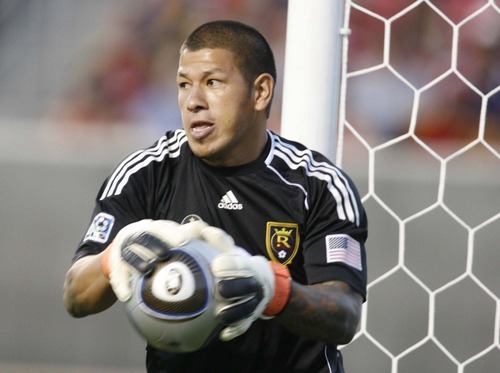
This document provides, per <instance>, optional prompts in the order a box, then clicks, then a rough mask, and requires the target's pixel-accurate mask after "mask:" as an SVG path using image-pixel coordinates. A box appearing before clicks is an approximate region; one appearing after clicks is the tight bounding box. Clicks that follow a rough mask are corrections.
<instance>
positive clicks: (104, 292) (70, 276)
mask: <svg viewBox="0 0 500 373" xmlns="http://www.w3.org/2000/svg"><path fill="white" fill-rule="evenodd" d="M63 299H64V305H65V307H66V309H67V311H68V312H69V313H70V314H71V315H72V316H74V317H84V316H87V315H90V314H94V313H98V312H101V311H104V310H105V309H107V308H109V307H110V306H111V305H112V304H113V303H114V302H115V301H116V296H115V294H114V293H113V290H112V288H111V286H110V284H109V281H108V279H107V278H106V276H104V274H103V272H102V268H101V254H99V255H93V256H88V257H84V258H81V259H80V260H78V261H77V262H75V263H74V264H73V265H72V266H71V268H70V269H69V271H68V273H67V274H66V278H65V281H64V290H63Z"/></svg>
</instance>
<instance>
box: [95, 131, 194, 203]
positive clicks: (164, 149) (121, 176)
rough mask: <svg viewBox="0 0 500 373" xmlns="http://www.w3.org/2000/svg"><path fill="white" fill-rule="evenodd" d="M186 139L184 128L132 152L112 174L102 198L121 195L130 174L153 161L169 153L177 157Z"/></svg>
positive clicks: (170, 155)
mask: <svg viewBox="0 0 500 373" xmlns="http://www.w3.org/2000/svg"><path fill="white" fill-rule="evenodd" d="M186 141H187V137H186V134H185V132H184V130H176V131H175V133H174V136H172V137H171V138H168V137H167V136H162V137H160V139H159V140H158V142H157V143H156V144H155V145H154V146H151V147H149V148H147V149H142V150H138V151H136V152H134V153H132V154H130V155H129V156H128V157H127V158H125V159H124V160H123V161H122V162H121V163H120V164H119V165H118V167H116V169H115V171H114V172H113V174H112V175H111V176H110V178H109V180H108V183H107V184H106V187H105V189H104V191H103V193H102V195H101V197H100V200H103V199H104V198H107V197H110V196H113V195H119V194H120V193H121V192H122V190H123V188H124V186H125V185H126V184H127V182H128V180H129V179H130V176H131V175H133V174H134V173H136V172H137V171H139V170H140V169H142V168H144V167H146V166H147V165H148V164H150V163H151V162H154V161H157V162H160V161H162V160H163V159H164V158H165V156H167V155H168V157H169V158H177V157H178V156H179V154H180V150H181V146H182V144H184V143H185V142H186Z"/></svg>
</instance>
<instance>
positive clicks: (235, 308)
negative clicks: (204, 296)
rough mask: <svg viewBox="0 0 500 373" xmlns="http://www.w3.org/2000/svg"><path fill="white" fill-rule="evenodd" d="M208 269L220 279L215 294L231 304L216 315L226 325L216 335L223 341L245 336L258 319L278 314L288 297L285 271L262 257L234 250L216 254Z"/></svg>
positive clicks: (288, 280) (241, 250)
mask: <svg viewBox="0 0 500 373" xmlns="http://www.w3.org/2000/svg"><path fill="white" fill-rule="evenodd" d="M238 249H239V250H238ZM211 268H212V273H213V274H214V276H215V277H218V278H220V280H219V282H218V286H217V294H218V295H219V296H220V297H222V298H224V299H227V300H231V301H232V303H231V304H229V305H227V306H224V307H222V308H221V309H220V310H219V311H218V315H217V316H218V318H219V320H220V321H221V322H222V323H225V324H227V325H228V326H227V327H226V328H224V329H223V330H222V332H221V333H220V339H221V340H223V341H228V340H231V339H233V338H236V337H238V336H239V335H241V334H243V333H245V332H246V331H247V330H248V329H249V328H250V326H251V325H252V323H253V322H254V321H255V320H256V319H258V318H259V317H262V318H268V317H273V316H274V315H276V314H278V313H279V312H280V311H281V310H282V309H283V308H284V307H285V305H286V303H287V301H288V298H289V296H290V290H291V277H290V272H289V271H288V268H287V267H286V266H284V265H282V264H279V263H275V262H269V261H268V260H267V259H266V258H264V257H263V256H251V255H250V254H248V253H247V252H246V251H244V250H243V249H240V248H237V249H236V250H235V251H234V252H233V253H227V254H220V255H218V256H217V257H216V258H215V259H214V261H213V262H212V265H211Z"/></svg>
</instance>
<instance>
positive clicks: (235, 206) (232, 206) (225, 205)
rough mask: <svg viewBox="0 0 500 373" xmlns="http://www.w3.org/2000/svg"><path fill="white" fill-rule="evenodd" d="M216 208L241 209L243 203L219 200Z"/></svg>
mask: <svg viewBox="0 0 500 373" xmlns="http://www.w3.org/2000/svg"><path fill="white" fill-rule="evenodd" d="M217 207H218V208H220V209H226V210H242V209H243V205H242V204H241V203H231V202H222V201H221V202H219V204H218V205H217Z"/></svg>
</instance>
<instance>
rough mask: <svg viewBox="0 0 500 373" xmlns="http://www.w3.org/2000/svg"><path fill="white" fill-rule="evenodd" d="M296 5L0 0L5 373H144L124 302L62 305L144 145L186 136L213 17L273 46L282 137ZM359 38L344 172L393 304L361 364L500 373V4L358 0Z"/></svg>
mask: <svg viewBox="0 0 500 373" xmlns="http://www.w3.org/2000/svg"><path fill="white" fill-rule="evenodd" d="M431 5H432V6H431ZM286 12H287V1H285V0H273V1H268V0H220V1H215V2H212V1H204V0H86V1H78V0H44V1H39V0H0V299H1V306H0V331H1V332H2V333H1V337H0V371H2V372H115V371H116V372H129V371H130V372H140V371H144V357H145V352H144V343H143V342H142V340H140V338H139V337H138V336H137V335H136V334H135V333H134V332H133V331H132V329H131V327H130V326H129V325H128V323H127V321H126V317H125V315H124V311H123V309H122V308H121V307H120V305H115V306H113V307H112V308H111V309H110V310H108V311H107V312H104V313H103V314H99V315H95V316H91V317H88V318H85V319H81V320H75V319H72V318H71V317H70V316H68V315H67V314H66V312H65V310H64V308H63V306H62V299H61V294H62V283H63V278H64V274H65V272H66V270H67V269H68V267H69V265H70V261H71V258H72V255H73V252H74V250H75V248H76V244H77V243H78V241H79V240H80V238H81V236H82V235H83V234H84V232H85V231H86V229H87V225H88V223H89V219H90V214H91V212H92V209H93V200H94V198H95V196H96V193H97V190H98V188H99V187H100V185H101V183H102V181H103V180H104V178H105V177H106V176H107V175H108V173H109V172H110V171H111V169H112V167H113V166H114V165H115V164H116V163H118V162H119V160H120V159H121V158H123V157H124V156H125V155H126V154H127V153H128V152H131V151H133V150H136V149H137V148H141V147H146V146H149V145H150V144H151V143H153V142H154V141H155V140H156V138H157V137H159V136H160V135H161V134H162V133H163V132H164V131H166V130H168V129H172V128H179V127H180V126H181V124H180V116H179V113H178V110H177V97H176V94H177V93H176V84H175V72H176V68H177V59H178V50H179V47H180V44H181V43H182V41H183V40H184V38H185V37H186V36H187V35H188V33H189V32H190V31H192V30H193V29H194V28H195V27H196V26H198V25H199V24H201V23H203V22H206V21H209V20H214V19H224V18H227V19H235V20H239V21H243V22H246V23H249V24H251V25H253V26H255V27H256V28H258V29H259V30H260V31H261V32H262V33H263V34H264V35H265V36H266V37H267V38H268V40H269V42H270V44H271V46H272V47H273V49H274V51H275V57H276V63H277V69H278V86H277V92H276V95H275V100H274V103H273V110H272V112H271V118H270V122H269V127H270V128H271V129H272V130H274V131H276V132H279V130H280V118H281V95H282V84H283V66H284V63H285V61H284V52H285V41H286V23H287V22H286V21H287V20H286ZM471 15H473V17H472V18H470V17H471ZM311 27H314V26H313V25H311ZM350 28H351V30H352V34H351V36H350V38H349V53H348V63H347V77H348V78H347V86H346V94H347V96H346V106H345V108H346V112H345V123H343V124H344V129H343V136H344V137H343V140H342V141H343V144H344V145H343V149H342V151H341V152H340V153H339V162H340V161H341V165H342V167H343V168H344V169H346V171H347V172H348V173H349V174H351V176H352V177H353V179H354V180H355V182H356V183H357V184H358V186H359V189H360V193H361V195H362V196H364V197H363V198H364V201H365V203H366V207H367V210H368V215H369V217H370V224H371V227H370V237H369V241H368V243H367V247H368V263H369V276H370V277H369V280H370V282H371V285H370V286H371V288H370V290H371V292H370V294H374V295H371V296H370V298H369V301H368V303H367V304H366V305H365V308H364V316H363V317H364V318H363V322H362V325H361V326H360V333H359V334H358V337H357V338H356V340H355V341H354V342H353V343H352V344H351V345H349V346H347V347H346V348H345V349H344V353H345V355H346V366H347V367H349V365H350V366H351V369H349V370H348V371H349V372H350V373H356V372H359V373H363V372H366V371H368V367H371V369H375V370H371V371H374V372H380V373H384V372H389V371H391V364H392V362H391V361H392V360H397V361H398V366H399V370H398V371H399V372H403V371H404V372H413V371H415V372H416V371H429V372H431V371H436V372H437V371H439V372H456V371H457V367H458V366H460V365H462V366H465V370H464V372H468V373H471V372H488V371H494V370H489V369H490V367H498V366H499V364H500V353H499V347H498V346H499V341H498V335H499V330H500V316H499V315H500V306H499V300H498V299H499V296H500V288H499V284H500V277H499V275H498V274H497V272H498V271H497V265H496V264H495V263H500V254H499V253H500V250H499V247H498V242H499V240H498V231H499V229H500V226H499V224H500V219H499V217H498V213H499V211H500V188H499V186H500V172H499V171H500V162H499V156H498V152H499V151H500V145H499V142H500V91H499V86H500V11H499V3H498V1H492V0H489V1H488V0H467V1H461V0H460V1H458V0H447V1H446V0H441V1H438V0H436V1H403V0H387V1H384V2H380V1H376V0H359V1H353V2H352V7H351V9H350ZM304 78H305V79H307V74H305V76H304ZM307 110H314V108H308V109H307ZM444 174H446V177H445V176H444ZM464 294H465V296H463V295H464ZM397 295H401V296H400V297H398V296H397ZM371 299H373V301H371V302H370V300H371ZM457 308H460V309H461V312H458V313H454V312H453V311H454V310H456V309H457ZM453 314H455V317H451V316H450V317H447V316H449V315H453ZM388 316H389V317H388ZM466 325H473V326H470V327H466ZM431 337H432V338H431ZM495 343H496V346H495ZM359 356H366V358H365V359H360V358H359ZM424 357H428V358H424ZM424 360H425V361H431V363H430V364H434V365H430V366H429V368H428V369H427V370H426V369H423V370H422V361H424ZM374 361H376V362H377V364H376V365H374V363H373V362H374ZM363 364H365V365H363ZM367 364H368V365H367ZM416 367H420V370H416V369H417V368H416ZM491 369H496V368H491ZM393 372H394V371H393Z"/></svg>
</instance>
